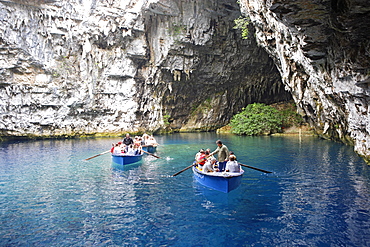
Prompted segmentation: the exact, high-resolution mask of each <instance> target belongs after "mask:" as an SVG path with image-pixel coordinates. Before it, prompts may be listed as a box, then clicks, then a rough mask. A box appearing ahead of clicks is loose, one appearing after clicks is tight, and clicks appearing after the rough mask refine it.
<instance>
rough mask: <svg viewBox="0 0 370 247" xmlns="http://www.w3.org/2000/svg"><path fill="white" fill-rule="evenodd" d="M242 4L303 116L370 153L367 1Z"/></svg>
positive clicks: (296, 0) (361, 151)
mask: <svg viewBox="0 0 370 247" xmlns="http://www.w3.org/2000/svg"><path fill="white" fill-rule="evenodd" d="M241 6H242V10H243V13H244V14H246V15H248V16H250V18H251V20H252V22H253V25H254V26H255V28H256V37H257V41H258V43H259V44H260V45H261V46H262V47H264V48H265V49H266V51H267V52H268V53H269V54H270V56H271V57H273V58H274V61H275V64H276V65H277V67H278V69H279V72H280V74H281V77H282V80H283V83H284V84H285V85H286V86H287V87H288V88H289V91H290V92H291V93H292V95H293V98H294V100H295V102H296V103H297V106H298V108H299V110H300V112H301V113H302V115H304V116H305V117H306V119H307V121H309V122H310V123H311V125H312V126H314V127H315V128H316V131H317V132H318V133H319V134H321V135H322V136H324V137H326V138H330V139H335V140H341V141H344V142H346V143H351V144H354V146H355V150H356V151H357V152H358V153H359V154H360V155H363V156H365V157H370V136H369V133H370V125H369V97H370V91H369V84H370V33H369V32H368V28H369V23H370V7H369V3H368V1H366V0H324V1H316V0H291V1H282V0H271V1H262V0H241Z"/></svg>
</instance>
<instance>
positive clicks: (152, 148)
mask: <svg viewBox="0 0 370 247" xmlns="http://www.w3.org/2000/svg"><path fill="white" fill-rule="evenodd" d="M142 149H143V150H144V151H145V152H148V153H154V152H156V151H157V146H153V145H146V146H143V147H142Z"/></svg>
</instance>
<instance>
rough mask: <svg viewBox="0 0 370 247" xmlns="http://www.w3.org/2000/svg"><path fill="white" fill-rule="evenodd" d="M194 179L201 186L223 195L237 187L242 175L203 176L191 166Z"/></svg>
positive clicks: (224, 173) (216, 173) (215, 174)
mask: <svg viewBox="0 0 370 247" xmlns="http://www.w3.org/2000/svg"><path fill="white" fill-rule="evenodd" d="M192 169H193V173H194V177H195V179H196V180H197V181H198V182H199V183H200V184H202V185H204V186H206V187H209V188H211V189H214V190H218V191H221V192H224V193H229V192H230V191H232V190H235V189H236V188H238V187H239V185H240V183H241V181H242V177H243V173H244V171H242V172H241V173H229V172H211V173H209V174H205V173H203V172H201V171H199V170H198V168H196V167H195V166H193V168H192Z"/></svg>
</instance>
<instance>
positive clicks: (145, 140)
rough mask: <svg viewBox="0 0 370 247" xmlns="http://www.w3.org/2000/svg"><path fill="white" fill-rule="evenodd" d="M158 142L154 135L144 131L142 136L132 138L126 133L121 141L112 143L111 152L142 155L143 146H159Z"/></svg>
mask: <svg viewBox="0 0 370 247" xmlns="http://www.w3.org/2000/svg"><path fill="white" fill-rule="evenodd" d="M157 145H158V143H157V141H156V140H155V138H154V137H153V135H148V134H146V133H144V134H143V135H142V136H135V137H134V138H132V137H131V136H130V134H128V133H127V134H126V136H125V138H123V140H122V141H121V142H118V143H112V148H111V153H112V154H114V155H140V154H142V153H143V149H142V148H143V146H157Z"/></svg>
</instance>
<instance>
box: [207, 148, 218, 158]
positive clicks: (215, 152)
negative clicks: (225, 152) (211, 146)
mask: <svg viewBox="0 0 370 247" xmlns="http://www.w3.org/2000/svg"><path fill="white" fill-rule="evenodd" d="M218 150H220V147H217V148H216V150H215V151H213V152H212V153H210V154H209V156H212V155H214V154H215V153H217V152H218Z"/></svg>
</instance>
